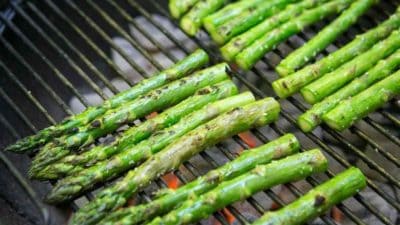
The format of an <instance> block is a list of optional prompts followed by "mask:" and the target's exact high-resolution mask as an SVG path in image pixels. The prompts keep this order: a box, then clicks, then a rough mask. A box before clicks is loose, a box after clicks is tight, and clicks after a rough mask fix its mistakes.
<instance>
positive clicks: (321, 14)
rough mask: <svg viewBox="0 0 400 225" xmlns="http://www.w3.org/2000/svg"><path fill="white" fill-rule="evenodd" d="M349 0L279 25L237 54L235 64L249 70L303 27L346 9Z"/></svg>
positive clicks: (329, 4) (317, 9)
mask: <svg viewBox="0 0 400 225" xmlns="http://www.w3.org/2000/svg"><path fill="white" fill-rule="evenodd" d="M351 2H352V1H351V0H334V1H331V2H328V3H325V4H323V5H321V6H318V7H316V8H313V9H309V10H306V11H304V12H303V13H302V14H301V15H300V16H298V17H296V18H295V19H293V20H289V21H288V22H286V23H284V24H283V25H281V26H280V27H279V28H277V29H274V30H272V31H270V32H267V33H266V34H264V35H263V36H261V37H260V38H259V39H258V40H256V41H254V42H253V43H252V44H251V45H250V46H248V47H247V48H245V49H244V50H243V51H242V52H240V53H239V54H237V56H236V58H235V62H236V64H238V65H239V66H240V67H241V68H242V69H246V70H248V69H250V68H251V67H252V66H253V65H254V64H255V63H256V62H257V61H258V60H259V59H261V58H262V57H263V56H264V55H265V53H267V52H269V51H271V50H272V49H274V48H275V47H276V46H277V45H278V44H280V43H281V42H283V41H285V40H286V39H288V38H289V37H290V36H292V35H294V34H297V33H299V32H301V31H302V30H303V29H304V28H305V27H307V26H309V25H311V24H313V23H316V22H318V21H321V20H323V19H325V18H327V17H328V16H331V15H334V14H336V13H338V12H340V11H342V10H343V9H345V8H347V7H348V6H349V4H350V3H351Z"/></svg>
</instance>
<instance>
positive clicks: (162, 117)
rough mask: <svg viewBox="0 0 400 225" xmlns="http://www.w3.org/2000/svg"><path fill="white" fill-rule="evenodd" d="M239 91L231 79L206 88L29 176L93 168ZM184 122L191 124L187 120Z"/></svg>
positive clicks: (58, 175) (48, 176) (44, 176)
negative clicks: (106, 141) (112, 137)
mask: <svg viewBox="0 0 400 225" xmlns="http://www.w3.org/2000/svg"><path fill="white" fill-rule="evenodd" d="M237 92H238V90H237V87H236V86H235V84H234V83H233V82H232V81H231V80H227V81H223V82H221V83H218V84H216V85H212V86H207V87H205V88H203V89H200V90H199V91H197V92H196V94H195V95H193V96H191V97H189V98H187V99H185V100H184V101H182V102H180V103H179V104H177V105H176V106H174V107H171V108H169V109H167V110H166V111H164V112H163V113H161V114H159V115H158V116H156V117H154V118H152V119H148V120H147V121H145V122H143V123H142V124H140V125H138V126H133V127H131V128H130V129H128V130H127V131H125V132H123V134H122V135H121V136H120V137H117V138H116V139H115V141H113V142H112V143H111V144H102V145H99V146H96V147H94V148H92V149H90V150H89V151H86V152H83V153H81V154H71V155H68V156H66V157H65V158H63V159H61V160H60V161H58V162H56V163H54V164H50V165H48V166H46V167H45V168H44V169H41V170H39V171H35V172H33V171H31V174H30V175H31V177H32V178H35V179H58V178H61V177H64V176H65V175H71V174H73V173H77V172H79V171H81V170H82V169H83V168H85V167H90V166H93V165H94V164H95V163H96V162H99V161H103V160H105V159H108V158H110V157H111V156H113V155H115V154H117V153H119V152H122V151H124V150H126V149H129V148H130V147H132V146H133V145H135V144H137V143H138V142H140V141H142V140H144V139H146V138H148V137H149V136H150V135H151V134H153V133H154V132H155V131H157V130H162V129H164V128H166V127H170V126H172V125H174V124H176V123H177V122H178V121H179V120H181V119H182V118H183V117H184V116H186V115H188V114H190V113H192V112H193V111H196V110H199V109H200V108H202V107H203V106H205V105H207V104H208V103H211V102H215V101H217V100H219V99H223V98H226V97H229V96H232V95H235V94H237ZM183 120H184V121H186V122H190V121H188V119H187V118H186V119H183ZM191 125H193V124H191Z"/></svg>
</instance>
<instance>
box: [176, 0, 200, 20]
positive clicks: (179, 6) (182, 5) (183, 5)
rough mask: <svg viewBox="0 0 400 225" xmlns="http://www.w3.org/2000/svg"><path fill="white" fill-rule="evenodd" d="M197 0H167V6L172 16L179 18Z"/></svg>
mask: <svg viewBox="0 0 400 225" xmlns="http://www.w3.org/2000/svg"><path fill="white" fill-rule="evenodd" d="M198 1H199V0H169V3H168V7H169V11H170V12H171V15H172V17H174V18H175V19H179V18H181V17H182V16H183V15H185V14H186V13H187V12H188V11H189V10H190V8H192V7H193V6H194V5H195V4H196V3H197V2H198Z"/></svg>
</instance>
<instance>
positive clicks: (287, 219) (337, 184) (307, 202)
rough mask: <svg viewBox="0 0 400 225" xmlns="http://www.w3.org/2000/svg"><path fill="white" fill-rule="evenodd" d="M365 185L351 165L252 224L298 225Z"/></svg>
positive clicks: (362, 176) (364, 181)
mask: <svg viewBox="0 0 400 225" xmlns="http://www.w3.org/2000/svg"><path fill="white" fill-rule="evenodd" d="M366 185H367V182H366V178H365V176H364V175H363V174H362V172H361V171H360V170H359V169H357V168H355V167H352V168H350V169H348V170H346V171H344V172H342V173H340V174H338V175H336V176H335V177H334V178H332V179H330V180H328V181H327V182H325V183H323V184H321V185H319V186H318V187H316V188H314V189H313V190H311V191H310V192H308V193H307V194H306V195H304V196H302V197H300V198H299V199H297V200H296V201H295V202H293V203H291V204H289V205H287V206H285V207H283V208H282V209H279V210H278V211H274V212H267V213H266V214H264V216H262V217H261V218H260V219H258V220H257V221H255V222H254V223H253V224H252V225H264V224H265V225H267V224H274V225H286V224H290V225H300V224H304V223H306V222H307V221H308V220H310V219H313V218H315V217H317V216H319V215H322V214H324V213H325V212H326V211H327V210H328V209H329V208H331V207H332V206H334V205H335V204H338V203H340V202H341V201H343V200H345V199H346V198H349V197H351V196H353V195H355V194H357V193H358V192H359V191H360V190H361V189H363V188H364V187H365V186H366Z"/></svg>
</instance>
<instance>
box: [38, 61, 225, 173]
mask: <svg viewBox="0 0 400 225" xmlns="http://www.w3.org/2000/svg"><path fill="white" fill-rule="evenodd" d="M227 66H228V65H227V64H225V63H221V64H218V65H216V66H213V67H209V68H207V69H204V70H201V71H199V72H196V73H195V74H193V75H191V76H188V77H184V78H181V79H180V80H176V81H174V82H172V83H169V84H166V85H164V86H162V87H160V88H158V89H155V90H152V91H150V92H149V93H147V94H146V95H142V96H141V97H140V98H138V99H137V100H136V101H133V102H131V103H129V104H126V105H123V106H121V107H119V108H117V109H114V110H112V111H109V112H107V113H106V114H105V115H104V116H102V117H100V118H98V119H96V120H94V121H92V122H91V124H89V125H87V126H86V127H85V128H83V129H80V131H79V132H78V133H75V134H73V135H70V136H63V137H60V138H58V139H56V140H55V142H50V143H49V144H47V145H46V146H44V148H43V149H42V150H41V151H40V152H39V154H37V155H36V157H35V159H34V160H33V163H32V169H33V170H36V171H38V170H40V168H44V166H46V165H48V164H50V163H52V162H54V161H56V160H59V159H60V158H62V157H64V156H65V155H68V153H69V152H70V151H71V149H74V148H78V147H83V146H86V145H88V144H91V143H93V141H94V140H95V139H96V138H97V137H100V136H103V135H105V134H107V133H110V132H112V131H114V130H115V129H117V128H118V127H120V126H121V125H123V124H126V123H128V122H131V121H134V120H135V119H137V118H140V117H143V116H145V115H147V114H149V113H151V112H155V111H158V110H161V109H163V108H167V107H168V106H171V105H174V104H176V103H178V102H180V101H181V100H183V99H185V98H186V97H188V96H190V95H192V94H194V93H195V92H196V91H197V90H198V89H200V88H203V87H205V86H208V85H211V84H215V83H218V82H220V81H222V80H226V79H228V75H227V73H226V71H225V70H226V69H227Z"/></svg>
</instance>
